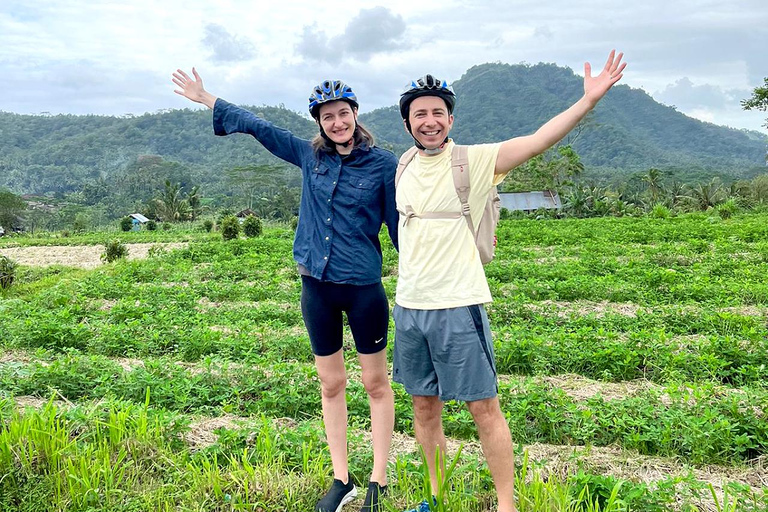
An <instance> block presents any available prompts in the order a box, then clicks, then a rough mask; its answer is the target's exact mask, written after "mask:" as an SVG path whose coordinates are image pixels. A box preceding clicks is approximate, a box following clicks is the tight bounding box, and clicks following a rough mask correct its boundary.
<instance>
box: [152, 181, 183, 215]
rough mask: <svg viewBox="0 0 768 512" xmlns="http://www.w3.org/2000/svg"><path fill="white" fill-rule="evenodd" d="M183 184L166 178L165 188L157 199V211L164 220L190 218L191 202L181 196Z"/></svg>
mask: <svg viewBox="0 0 768 512" xmlns="http://www.w3.org/2000/svg"><path fill="white" fill-rule="evenodd" d="M181 190H182V188H181V185H180V184H172V183H171V181H170V180H165V190H164V191H163V193H162V195H161V196H160V198H159V199H155V212H156V214H157V216H158V218H159V219H160V220H162V221H164V222H175V221H179V220H184V219H186V218H188V215H189V203H188V202H187V200H186V199H182V197H181Z"/></svg>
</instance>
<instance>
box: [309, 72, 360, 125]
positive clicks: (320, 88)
mask: <svg viewBox="0 0 768 512" xmlns="http://www.w3.org/2000/svg"><path fill="white" fill-rule="evenodd" d="M336 100H344V101H346V102H347V103H349V104H350V105H352V107H354V108H358V107H359V105H358V103H357V96H355V93H354V92H353V91H352V88H351V87H350V86H348V85H347V84H345V83H344V82H342V81H341V80H325V81H324V82H322V83H321V84H318V85H316V86H315V88H314V89H312V94H311V95H310V96H309V114H310V115H311V116H312V117H313V118H314V119H317V116H318V111H319V110H320V105H323V104H324V103H328V102H331V101H336Z"/></svg>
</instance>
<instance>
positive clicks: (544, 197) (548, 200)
mask: <svg viewBox="0 0 768 512" xmlns="http://www.w3.org/2000/svg"><path fill="white" fill-rule="evenodd" d="M499 197H500V198H501V207H502V208H506V209H507V210H509V211H511V212H515V211H522V212H526V213H530V212H535V211H536V210H539V209H546V210H559V209H560V208H562V207H563V205H562V203H561V202H560V196H559V195H558V194H557V192H556V191H554V190H542V191H539V192H502V193H500V194H499Z"/></svg>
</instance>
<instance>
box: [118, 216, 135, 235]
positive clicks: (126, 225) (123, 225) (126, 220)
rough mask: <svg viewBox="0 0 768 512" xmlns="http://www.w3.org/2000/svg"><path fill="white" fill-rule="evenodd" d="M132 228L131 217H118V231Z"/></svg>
mask: <svg viewBox="0 0 768 512" xmlns="http://www.w3.org/2000/svg"><path fill="white" fill-rule="evenodd" d="M131 229H133V219H132V218H130V217H128V216H126V217H123V218H122V219H120V231H130V230H131Z"/></svg>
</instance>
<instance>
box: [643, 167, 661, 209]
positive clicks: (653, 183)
mask: <svg viewBox="0 0 768 512" xmlns="http://www.w3.org/2000/svg"><path fill="white" fill-rule="evenodd" d="M663 178H664V174H663V173H662V172H661V171H660V170H659V169H656V168H655V167H651V168H650V169H648V174H646V175H644V176H643V177H642V180H643V181H644V182H645V183H647V184H648V190H649V191H650V193H651V204H656V203H657V202H658V201H659V195H660V193H661V189H662V187H663V183H662V180H663Z"/></svg>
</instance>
